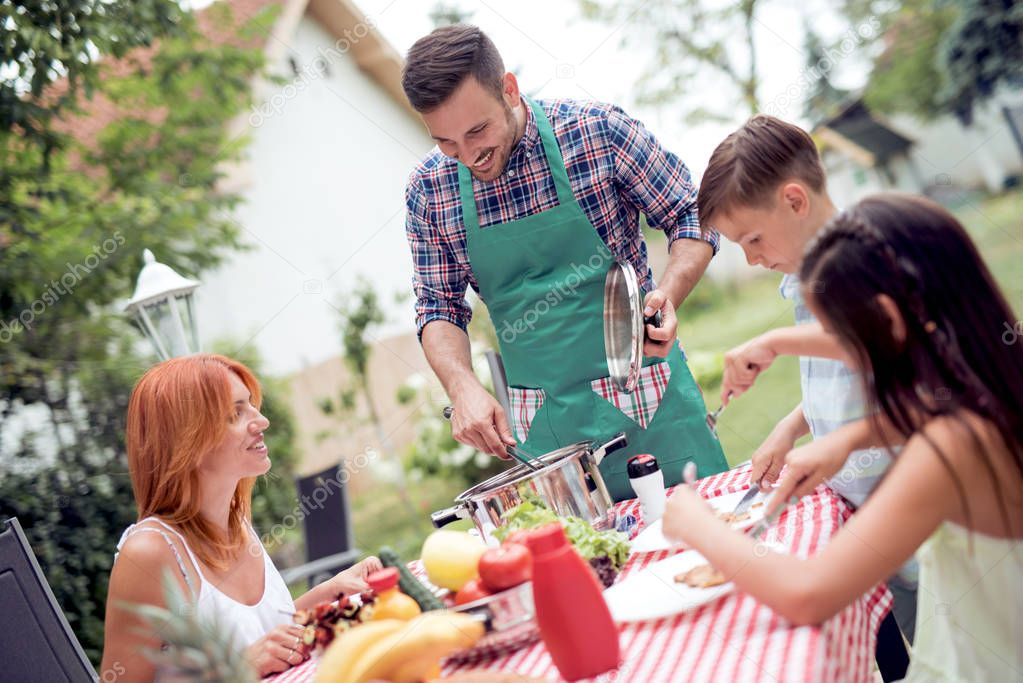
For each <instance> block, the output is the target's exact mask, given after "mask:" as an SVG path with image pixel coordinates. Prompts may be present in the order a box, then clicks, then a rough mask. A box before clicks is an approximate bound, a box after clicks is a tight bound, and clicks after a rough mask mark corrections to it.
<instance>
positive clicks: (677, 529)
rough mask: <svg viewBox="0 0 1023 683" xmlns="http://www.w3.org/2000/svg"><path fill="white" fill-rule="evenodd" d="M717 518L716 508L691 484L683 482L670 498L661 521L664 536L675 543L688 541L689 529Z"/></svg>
mask: <svg viewBox="0 0 1023 683" xmlns="http://www.w3.org/2000/svg"><path fill="white" fill-rule="evenodd" d="M708 519H709V520H717V516H716V515H715V514H714V508H712V507H711V506H710V505H708V504H707V501H705V500H704V499H703V497H702V496H701V495H700V494H699V493H697V492H696V491H695V490H694V489H693V488H692V487H691V486H689V485H687V484H681V485H679V486H676V487H675V491H674V492H673V493H672V494H671V497H670V498H668V504H667V505H666V506H665V509H664V517H663V519H662V521H661V531H662V533H663V534H664V537H665V538H666V539H668V540H669V541H673V542H675V543H686V542H687V538H688V534H687V533H686V532H687V531H688V530H690V529H692V528H694V527H696V526H699V525H701V524H706V523H707V520H708Z"/></svg>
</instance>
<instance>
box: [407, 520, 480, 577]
mask: <svg viewBox="0 0 1023 683" xmlns="http://www.w3.org/2000/svg"><path fill="white" fill-rule="evenodd" d="M486 549H487V547H486V546H485V545H484V544H483V541H481V540H480V539H479V537H477V536H473V535H471V534H468V533H466V532H464V531H447V530H445V529H440V530H438V531H434V532H433V533H432V534H430V535H429V536H427V538H426V542H425V543H423V552H422V558H423V569H425V570H426V578H428V579H429V580H430V583H432V584H433V585H435V586H440V587H441V588H447V589H448V590H450V591H457V590H458V589H459V588H461V587H462V586H464V585H465V584H466V583H467V582H468V581H469V580H470V579H474V578H476V577H477V576H479V574H478V564H479V559H480V555H482V554H483V553H484V551H485V550H486Z"/></svg>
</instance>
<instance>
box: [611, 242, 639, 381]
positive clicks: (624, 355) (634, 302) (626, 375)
mask: <svg viewBox="0 0 1023 683" xmlns="http://www.w3.org/2000/svg"><path fill="white" fill-rule="evenodd" d="M604 352H605V354H606V355H607V370H608V374H609V375H610V378H611V384H612V385H613V386H614V388H615V390H616V391H619V392H623V393H631V392H632V391H633V390H634V389H635V388H636V381H637V380H638V379H639V369H640V366H642V364H643V296H642V293H641V292H640V289H639V278H637V277H636V270H635V269H634V268H633V267H632V264H631V263H627V262H621V261H617V262H615V263H613V264H611V267H610V268H608V271H607V277H606V278H605V280H604Z"/></svg>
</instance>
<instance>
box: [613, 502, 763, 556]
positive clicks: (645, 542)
mask: <svg viewBox="0 0 1023 683" xmlns="http://www.w3.org/2000/svg"><path fill="white" fill-rule="evenodd" d="M748 490H749V489H745V490H742V491H736V492H735V493H727V494H725V495H723V496H718V497H717V498H711V499H710V500H708V501H707V503H709V504H710V506H711V507H712V508H714V509H715V510H717V511H718V512H731V511H732V510H734V509H735V506H736V505H738V504H739V501H740V500H742V497H743V496H744V495H746V491H748ZM766 499H767V494H766V493H758V494H757V496H756V497H755V498H754V499H753V505H756V507H750V509H749V513H750V514H749V518H747V519H744V520H742V521H741V522H735V523H734V524H732V528H733V529H738V530H740V531H745V530H746V529H752V528H753V525H754V524H756V523H757V522H759V521H760V520H761V519H763V518H764V505H763V503H764V502H765V500H766ZM757 503H761V505H757ZM674 547H676V546H675V544H673V543H670V542H668V539H666V538H665V537H664V533H663V532H662V531H661V520H657V521H656V522H654V523H653V524H651V525H650V526H648V527H645V528H644V529H643V531H641V532H639V534H638V535H637V536H636V538H634V539H632V543H631V544H630V546H629V551H630V552H634V553H653V552H657V551H658V550H669V549H671V548H674Z"/></svg>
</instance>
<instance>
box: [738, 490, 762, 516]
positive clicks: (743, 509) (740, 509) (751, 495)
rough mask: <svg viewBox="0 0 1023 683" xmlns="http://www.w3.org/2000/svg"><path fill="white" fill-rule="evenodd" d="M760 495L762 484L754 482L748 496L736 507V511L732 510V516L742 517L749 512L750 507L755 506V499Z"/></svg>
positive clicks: (747, 493)
mask: <svg viewBox="0 0 1023 683" xmlns="http://www.w3.org/2000/svg"><path fill="white" fill-rule="evenodd" d="M758 493H760V482H759V481H757V482H753V483H752V484H751V486H750V490H749V491H747V492H746V495H745V496H743V497H742V499H741V500H740V501H739V504H738V505H736V506H735V509H734V510H732V516H733V517H734V516H735V515H741V514H742V513H744V512H746V510H749V508H750V505H752V504H753V499H754V498H756V497H757V494H758Z"/></svg>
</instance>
